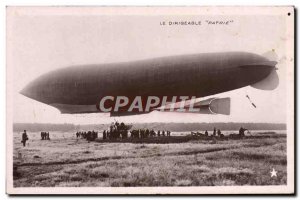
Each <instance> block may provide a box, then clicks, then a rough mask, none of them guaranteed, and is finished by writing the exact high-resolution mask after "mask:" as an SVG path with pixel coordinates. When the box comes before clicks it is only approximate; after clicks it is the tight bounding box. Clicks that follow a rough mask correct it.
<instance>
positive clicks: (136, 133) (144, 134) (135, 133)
mask: <svg viewBox="0 0 300 200" xmlns="http://www.w3.org/2000/svg"><path fill="white" fill-rule="evenodd" d="M129 129H130V127H129V126H126V125H125V124H124V123H118V122H116V123H112V125H111V126H110V127H109V130H104V131H103V140H106V139H118V138H120V139H125V138H128V137H130V138H140V139H143V138H149V137H165V136H167V137H170V136H171V131H169V130H158V131H157V132H156V131H154V130H153V129H151V130H149V129H133V130H131V131H130V132H129ZM246 130H248V129H246V128H243V127H241V128H240V129H239V133H238V134H234V135H232V134H231V135H229V137H230V136H232V137H238V138H243V137H244V136H245V131H246ZM129 133H130V136H129ZM192 135H193V136H207V137H208V136H209V134H208V131H207V130H205V132H204V134H202V133H198V132H197V133H194V132H192ZM211 136H212V137H213V138H216V137H219V138H224V134H222V132H221V130H220V129H216V128H214V129H213V132H212V135H211ZM76 138H83V139H86V140H88V141H94V140H95V139H97V138H98V132H97V131H94V130H93V131H87V132H86V131H79V132H76ZM28 139H29V138H28V135H27V132H26V130H24V132H23V133H22V140H21V143H22V144H23V146H24V147H25V146H26V142H27V140H28ZM41 139H42V140H50V133H49V132H41Z"/></svg>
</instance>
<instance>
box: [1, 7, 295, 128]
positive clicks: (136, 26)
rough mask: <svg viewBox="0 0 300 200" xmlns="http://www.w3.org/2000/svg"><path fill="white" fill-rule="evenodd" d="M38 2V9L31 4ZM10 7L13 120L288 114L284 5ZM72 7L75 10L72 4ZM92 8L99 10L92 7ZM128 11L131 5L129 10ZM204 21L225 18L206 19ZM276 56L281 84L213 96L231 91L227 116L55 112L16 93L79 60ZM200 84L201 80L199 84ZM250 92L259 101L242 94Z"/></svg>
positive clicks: (263, 118)
mask: <svg viewBox="0 0 300 200" xmlns="http://www.w3.org/2000/svg"><path fill="white" fill-rule="evenodd" d="M36 9H38V8H36ZM36 9H33V10H30V9H27V10H26V8H23V10H20V12H18V10H12V11H11V12H10V15H9V16H8V20H7V69H8V71H7V72H8V78H7V82H8V85H10V86H11V87H8V90H7V92H8V94H9V96H10V97H11V100H12V102H13V104H12V105H13V108H12V110H13V111H12V112H13V121H14V122H26V123H74V124H93V123H98V124H104V123H110V122H112V121H113V120H114V119H116V120H120V121H124V122H128V123H142V122H184V123H189V122H267V123H285V122H286V118H287V112H286V105H287V102H286V101H287V98H288V97H287V93H286V87H287V86H288V84H290V83H288V82H287V73H286V72H287V70H286V67H287V66H288V65H287V59H289V58H287V54H286V52H287V49H286V46H287V45H286V43H287V41H288V40H287V31H286V28H285V27H286V20H287V15H286V13H285V12H282V13H276V14H275V13H274V15H272V14H268V15H266V14H264V13H263V12H262V13H261V15H260V14H255V15H253V14H252V15H249V14H245V15H241V14H239V15H236V14H226V13H225V14H224V13H222V12H220V14H219V15H209V14H206V13H205V12H203V13H201V14H200V13H199V14H197V13H195V12H191V13H190V14H189V13H188V12H187V13H186V14H180V15H178V14H173V15H172V14H170V13H168V14H164V13H160V12H157V14H151V15H149V14H148V15H147V14H144V13H143V12H139V13H138V14H136V13H135V14H134V15H131V14H127V15H125V14H124V13H123V14H120V13H117V14H114V15H111V14H107V13H105V12H102V11H103V10H99V12H95V10H94V11H93V12H84V13H83V12H79V11H78V9H77V10H76V9H74V10H75V12H69V11H70V10H72V8H69V11H66V10H65V11H66V12H64V10H63V11H62V10H60V12H56V11H55V10H54V11H53V9H50V11H47V10H45V12H44V11H42V10H41V8H40V10H39V12H32V11H37V10H36ZM74 10H73V11H74ZM96 11H97V10H96ZM129 13H130V12H129ZM206 20H211V21H214V20H219V21H220V20H222V21H230V23H229V24H228V25H207V23H206ZM163 21H165V22H169V21H172V22H174V21H196V22H199V21H201V25H194V26H192V25H188V26H178V25H172V26H162V25H160V24H161V22H163ZM272 50H273V51H275V52H276V54H277V55H278V60H279V63H278V64H277V66H276V67H277V68H278V70H277V73H278V75H279V80H280V81H279V86H278V88H276V89H275V90H273V91H263V90H258V89H255V88H252V87H250V86H248V87H245V88H241V89H238V90H234V91H229V92H226V93H222V94H218V95H214V97H230V98H231V115H229V116H227V115H201V114H189V113H162V112H152V113H150V114H146V115H137V116H127V117H115V118H111V117H109V114H103V113H96V114H76V115H71V114H60V112H59V111H58V110H57V109H56V108H53V107H51V106H49V105H46V104H43V103H40V102H37V101H35V100H33V99H30V98H28V97H25V96H23V95H21V94H19V91H20V90H21V89H22V88H24V87H25V86H26V85H27V84H28V83H29V82H30V81H32V80H34V79H35V78H37V77H39V76H40V75H42V74H44V73H46V72H49V71H52V70H54V69H58V68H63V67H67V66H72V65H79V64H100V63H113V62H122V61H134V60H140V59H147V58H154V57H162V56H170V55H182V54H195V53H207V52H224V51H245V52H251V53H256V54H263V53H265V52H268V51H272ZM199 87H201V86H199ZM246 95H249V96H250V98H251V100H252V101H253V102H254V103H255V105H256V106H257V107H256V108H254V107H253V106H252V105H251V103H250V102H249V100H248V99H247V98H246Z"/></svg>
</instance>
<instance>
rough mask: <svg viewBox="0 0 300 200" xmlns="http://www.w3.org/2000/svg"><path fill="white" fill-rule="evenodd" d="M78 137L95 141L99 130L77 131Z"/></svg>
mask: <svg viewBox="0 0 300 200" xmlns="http://www.w3.org/2000/svg"><path fill="white" fill-rule="evenodd" d="M76 138H83V139H86V140H87V141H94V140H95V139H96V138H98V132H97V131H94V130H92V131H87V132H86V131H83V132H81V131H79V132H76Z"/></svg>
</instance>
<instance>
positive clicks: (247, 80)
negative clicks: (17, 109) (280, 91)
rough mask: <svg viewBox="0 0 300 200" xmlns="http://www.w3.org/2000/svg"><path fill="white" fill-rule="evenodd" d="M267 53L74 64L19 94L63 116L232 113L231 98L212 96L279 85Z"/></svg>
mask: <svg viewBox="0 0 300 200" xmlns="http://www.w3.org/2000/svg"><path fill="white" fill-rule="evenodd" d="M266 55H267V54H266ZM266 55H264V54H263V55H258V54H255V53H249V52H217V53H201V54H189V55H176V56H168V57H158V58H151V59H145V60H137V61H130V62H119V63H104V64H90V65H78V66H69V67H65V68H60V69H58V70H54V71H50V72H48V73H45V74H43V75H41V76H40V77H38V78H36V79H35V80H33V81H32V82H30V83H29V84H28V85H27V86H26V87H25V88H24V89H22V90H21V91H20V93H21V94H23V95H24V96H26V97H29V98H31V99H34V100H36V101H39V102H42V103H45V104H48V105H50V106H53V107H55V108H57V109H58V110H60V112H61V113H63V114H78V113H98V112H108V113H110V115H111V116H126V115H135V114H145V113H149V112H152V111H154V110H158V111H165V112H178V111H181V112H191V113H198V114H224V115H229V114H230V98H229V97H228V98H218V97H211V96H214V95H217V94H219V93H223V92H227V91H231V90H236V89H239V88H243V87H246V86H252V87H254V88H256V89H261V90H274V89H275V88H276V87H277V86H278V84H279V78H278V75H277V72H276V69H277V68H276V64H277V62H276V61H275V60H274V59H272V58H270V56H266ZM268 55H269V54H268ZM208 96H210V97H209V98H207V99H205V98H206V97H208ZM182 102H183V103H182Z"/></svg>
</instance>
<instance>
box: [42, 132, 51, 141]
mask: <svg viewBox="0 0 300 200" xmlns="http://www.w3.org/2000/svg"><path fill="white" fill-rule="evenodd" d="M41 138H42V140H50V133H49V132H41Z"/></svg>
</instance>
